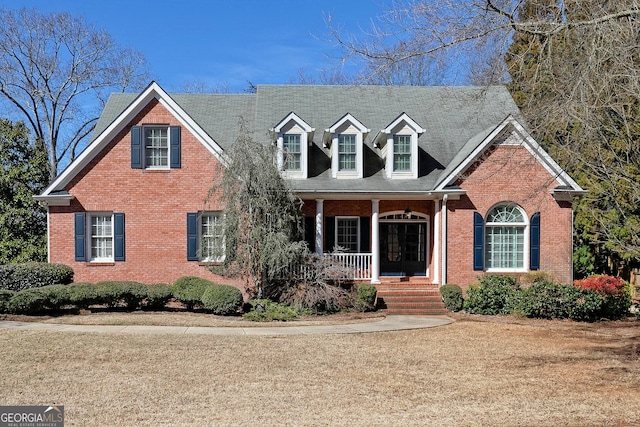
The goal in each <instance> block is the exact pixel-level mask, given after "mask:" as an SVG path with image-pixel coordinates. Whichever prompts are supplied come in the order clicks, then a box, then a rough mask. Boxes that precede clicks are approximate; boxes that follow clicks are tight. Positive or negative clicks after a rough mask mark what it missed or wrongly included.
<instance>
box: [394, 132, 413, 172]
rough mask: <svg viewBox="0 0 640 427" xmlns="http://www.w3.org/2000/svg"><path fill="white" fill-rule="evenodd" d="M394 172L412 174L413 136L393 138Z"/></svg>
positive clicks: (396, 136)
mask: <svg viewBox="0 0 640 427" xmlns="http://www.w3.org/2000/svg"><path fill="white" fill-rule="evenodd" d="M393 171H394V172H411V135H394V136H393Z"/></svg>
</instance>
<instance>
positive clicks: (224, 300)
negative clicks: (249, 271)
mask: <svg viewBox="0 0 640 427" xmlns="http://www.w3.org/2000/svg"><path fill="white" fill-rule="evenodd" d="M243 301H244V299H243V298H242V292H240V289H238V288H236V287H234V286H229V285H217V284H214V285H210V286H209V287H207V288H206V289H205V291H204V293H203V294H202V305H203V306H204V308H205V309H206V310H208V311H211V312H212V313H213V314H217V315H220V316H229V315H232V314H235V313H237V312H238V309H239V308H240V307H242V302H243Z"/></svg>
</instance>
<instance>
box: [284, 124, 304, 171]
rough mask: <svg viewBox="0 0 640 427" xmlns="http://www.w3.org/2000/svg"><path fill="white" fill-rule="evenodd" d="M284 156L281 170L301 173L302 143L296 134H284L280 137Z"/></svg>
mask: <svg viewBox="0 0 640 427" xmlns="http://www.w3.org/2000/svg"><path fill="white" fill-rule="evenodd" d="M282 149H283V154H284V165H283V170H285V171H290V172H300V171H302V143H301V135H300V134H298V133H286V134H284V135H283V137H282Z"/></svg>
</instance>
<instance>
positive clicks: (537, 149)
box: [436, 115, 584, 193]
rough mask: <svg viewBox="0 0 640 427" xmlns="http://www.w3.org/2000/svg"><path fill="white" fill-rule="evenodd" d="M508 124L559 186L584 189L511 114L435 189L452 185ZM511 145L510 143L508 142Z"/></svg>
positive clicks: (580, 191)
mask: <svg viewBox="0 0 640 427" xmlns="http://www.w3.org/2000/svg"><path fill="white" fill-rule="evenodd" d="M508 126H512V127H513V129H514V130H515V132H517V134H518V137H519V138H520V139H521V141H522V146H524V147H525V148H526V149H527V151H529V153H531V155H532V156H533V157H534V158H535V159H536V160H537V161H538V163H540V164H541V165H542V167H544V168H545V170H546V171H547V172H549V174H550V175H551V176H552V177H553V178H554V179H555V180H556V181H557V182H558V185H560V186H567V187H570V188H571V189H572V190H573V191H574V192H578V193H582V192H584V190H583V189H582V188H581V187H580V186H579V185H578V183H576V182H575V181H574V180H573V179H572V178H571V177H570V176H569V175H568V174H567V173H566V172H565V171H564V170H563V169H562V168H561V167H560V165H558V163H556V161H555V160H553V159H552V158H551V156H549V154H548V153H547V152H546V151H545V150H543V149H542V147H541V146H540V144H538V143H537V142H536V141H535V140H534V139H533V137H532V136H531V135H530V134H529V132H527V130H526V129H525V128H524V127H523V126H522V125H521V124H520V123H518V121H517V120H516V119H515V118H514V117H513V116H512V115H509V116H508V117H507V118H506V119H505V120H504V121H503V122H502V123H500V124H499V125H498V126H497V127H496V128H495V129H494V130H493V131H492V132H491V133H490V134H489V135H488V136H487V137H486V138H485V139H484V140H483V141H482V142H481V143H480V144H479V145H478V146H477V147H476V148H475V149H474V150H473V152H472V153H471V154H470V155H469V156H467V158H466V159H465V160H464V161H463V162H462V163H460V165H458V166H457V167H456V168H455V169H454V170H453V171H452V172H451V173H449V175H448V176H447V177H445V179H443V180H442V182H441V183H440V184H439V185H438V187H437V188H436V191H437V190H444V189H445V188H446V187H448V186H450V185H453V184H454V183H455V181H456V179H457V178H458V177H459V176H460V175H461V174H462V173H464V171H465V170H467V168H469V167H470V166H471V165H472V164H473V163H474V162H475V161H476V160H477V159H479V158H480V156H481V155H482V154H483V153H484V152H485V150H486V149H487V148H489V147H490V146H491V144H493V142H494V140H495V139H496V137H497V136H498V135H500V133H501V132H502V131H503V130H504V129H505V128H506V127H508ZM510 145H512V143H510Z"/></svg>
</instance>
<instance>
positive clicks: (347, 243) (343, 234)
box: [337, 218, 358, 252]
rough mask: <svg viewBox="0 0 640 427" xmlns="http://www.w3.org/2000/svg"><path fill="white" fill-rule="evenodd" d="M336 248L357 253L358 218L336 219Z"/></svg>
mask: <svg viewBox="0 0 640 427" xmlns="http://www.w3.org/2000/svg"><path fill="white" fill-rule="evenodd" d="M337 221H338V224H337V229H338V230H337V231H338V238H337V243H338V246H340V247H342V248H344V249H345V250H347V251H348V252H357V251H358V218H338V220H337Z"/></svg>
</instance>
